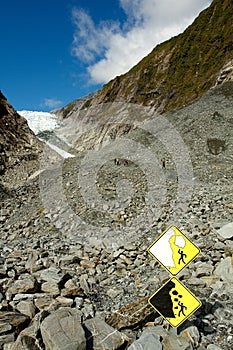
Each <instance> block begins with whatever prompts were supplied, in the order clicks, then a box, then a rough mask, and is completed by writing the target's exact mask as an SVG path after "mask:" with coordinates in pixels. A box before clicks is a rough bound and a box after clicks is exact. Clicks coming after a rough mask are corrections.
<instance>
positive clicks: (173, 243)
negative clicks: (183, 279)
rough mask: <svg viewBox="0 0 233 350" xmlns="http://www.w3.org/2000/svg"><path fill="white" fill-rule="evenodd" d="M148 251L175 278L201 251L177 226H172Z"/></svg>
mask: <svg viewBox="0 0 233 350" xmlns="http://www.w3.org/2000/svg"><path fill="white" fill-rule="evenodd" d="M147 250H148V252H149V254H150V255H151V256H152V257H153V258H154V259H156V260H157V261H158V262H159V263H160V264H161V265H162V266H163V267H164V268H165V269H166V270H167V271H168V272H169V273H170V274H172V275H173V276H176V275H177V274H178V273H179V272H180V271H181V270H182V269H183V268H184V267H186V266H187V265H188V264H189V263H190V262H191V261H192V260H193V259H194V258H195V257H196V256H197V254H199V253H200V249H199V248H198V247H197V246H196V245H195V244H193V243H192V242H191V241H190V240H189V239H188V238H187V237H186V236H185V235H184V234H183V233H182V232H181V231H180V230H179V229H178V228H177V227H176V226H170V227H169V228H168V229H167V230H166V231H165V232H163V233H162V234H161V235H160V236H159V237H158V238H157V239H156V240H155V241H154V242H153V243H152V244H151V245H150V246H149V248H148V249H147Z"/></svg>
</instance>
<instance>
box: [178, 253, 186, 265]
mask: <svg viewBox="0 0 233 350" xmlns="http://www.w3.org/2000/svg"><path fill="white" fill-rule="evenodd" d="M178 253H179V254H180V258H179V261H178V264H179V265H180V263H181V261H182V263H183V264H185V261H184V258H187V255H186V254H185V253H184V252H183V250H181V249H179V250H178Z"/></svg>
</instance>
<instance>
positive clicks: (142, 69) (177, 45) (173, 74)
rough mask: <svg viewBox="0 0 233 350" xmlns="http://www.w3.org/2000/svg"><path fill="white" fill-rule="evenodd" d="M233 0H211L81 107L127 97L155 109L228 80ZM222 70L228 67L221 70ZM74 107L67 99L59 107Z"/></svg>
mask: <svg viewBox="0 0 233 350" xmlns="http://www.w3.org/2000/svg"><path fill="white" fill-rule="evenodd" d="M232 23H233V2H232V1H231V0H214V1H213V2H212V4H211V6H210V7H209V8H208V9H206V10H204V11H203V12H202V13H201V14H200V15H199V17H198V18H197V19H196V20H195V21H194V23H193V24H192V25H191V26H189V27H188V28H187V29H186V30H185V31H184V33H182V34H180V35H178V36H177V37H174V38H172V39H170V40H168V41H166V42H164V43H162V44H160V45H158V46H157V47H155V49H154V50H153V51H152V52H151V53H150V54H149V55H148V56H147V57H145V58H144V59H143V60H142V61H141V62H139V64H137V65H136V66H135V67H133V68H132V69H131V70H130V71H129V72H128V73H126V74H124V75H121V76H118V77H116V78H115V79H113V80H112V81H110V82H109V83H108V84H106V85H105V86H104V87H103V88H102V89H101V90H99V91H98V92H97V94H96V96H95V97H94V98H93V97H89V98H88V99H87V100H85V101H83V103H82V105H81V108H88V107H90V106H95V105H97V104H100V103H106V102H111V103H112V102H119V101H121V102H122V101H123V102H130V103H136V104H142V105H146V106H150V107H152V108H153V109H154V110H156V111H157V112H159V113H163V112H166V111H169V110H172V109H176V108H179V107H181V106H183V105H185V104H187V103H189V102H191V101H193V100H194V99H195V98H197V97H199V96H202V95H203V94H204V93H205V92H207V91H208V90H209V89H210V88H211V87H213V86H215V85H216V84H219V83H222V82H223V81H227V80H232V79H233V61H232V59H233V37H232ZM226 70H227V71H226ZM67 109H68V110H69V115H71V114H72V112H76V111H77V108H76V109H75V108H73V107H72V105H71V104H69V105H68V106H67V107H65V108H64V109H63V112H64V111H66V110H67Z"/></svg>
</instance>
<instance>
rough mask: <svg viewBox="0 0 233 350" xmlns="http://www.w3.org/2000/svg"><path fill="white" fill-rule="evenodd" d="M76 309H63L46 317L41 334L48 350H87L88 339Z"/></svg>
mask: <svg viewBox="0 0 233 350" xmlns="http://www.w3.org/2000/svg"><path fill="white" fill-rule="evenodd" d="M79 320H80V317H79V314H78V312H77V311H76V310H75V309H71V308H68V307H67V308H61V309H59V310H57V311H55V312H53V313H52V314H51V315H49V316H48V317H46V318H45V319H44V321H43V322H42V324H41V334H42V338H43V342H44V344H45V348H46V350H50V349H53V350H85V349H86V339H85V333H84V330H83V328H82V326H81V324H80V322H79Z"/></svg>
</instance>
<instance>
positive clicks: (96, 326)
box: [83, 317, 127, 350]
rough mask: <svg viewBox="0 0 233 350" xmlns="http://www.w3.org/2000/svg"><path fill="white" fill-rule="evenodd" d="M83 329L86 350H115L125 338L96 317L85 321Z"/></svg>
mask: <svg viewBox="0 0 233 350" xmlns="http://www.w3.org/2000/svg"><path fill="white" fill-rule="evenodd" d="M83 328H84V329H85V333H86V338H87V350H89V349H90V350H117V349H119V348H120V347H121V345H123V344H124V343H125V342H126V341H127V338H126V336H124V334H122V333H120V332H119V331H118V330H116V329H114V328H113V327H111V326H109V325H108V324H107V323H105V322H104V321H103V320H101V319H100V318H98V317H94V318H92V319H89V320H87V321H86V322H85V323H84V325H83Z"/></svg>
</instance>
